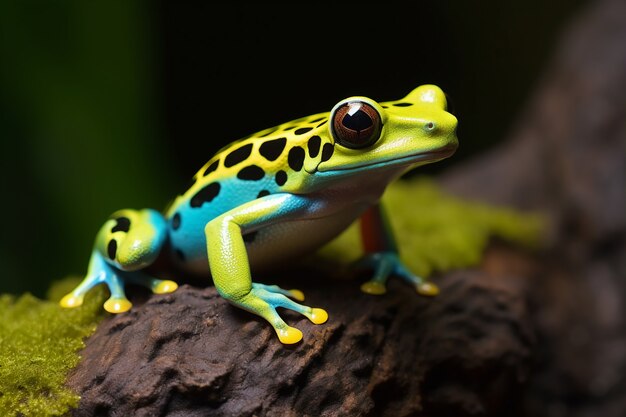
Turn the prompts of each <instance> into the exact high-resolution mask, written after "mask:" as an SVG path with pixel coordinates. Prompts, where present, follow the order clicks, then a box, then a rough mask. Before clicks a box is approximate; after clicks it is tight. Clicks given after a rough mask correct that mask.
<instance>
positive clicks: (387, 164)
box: [318, 143, 459, 174]
mask: <svg viewBox="0 0 626 417" xmlns="http://www.w3.org/2000/svg"><path fill="white" fill-rule="evenodd" d="M458 146H459V145H458V143H450V144H448V145H446V146H444V147H442V148H439V149H435V150H432V151H428V152H419V153H414V154H409V155H405V156H400V157H398V158H391V159H386V160H380V161H371V162H368V163H365V164H362V165H355V166H348V167H344V168H332V169H329V170H324V169H323V167H321V166H320V167H318V172H319V173H322V174H326V173H328V174H331V173H348V172H350V173H352V172H359V171H369V170H372V169H379V168H399V167H403V166H411V165H416V166H418V165H425V164H429V163H431V162H437V161H441V160H442V159H446V158H449V157H450V156H452V155H453V154H454V152H456V150H457V148H458ZM320 168H321V169H320Z"/></svg>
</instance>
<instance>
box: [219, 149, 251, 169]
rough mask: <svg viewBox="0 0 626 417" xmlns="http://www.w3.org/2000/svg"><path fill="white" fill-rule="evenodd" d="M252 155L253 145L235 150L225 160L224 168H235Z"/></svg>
mask: <svg viewBox="0 0 626 417" xmlns="http://www.w3.org/2000/svg"><path fill="white" fill-rule="evenodd" d="M251 153H252V144H251V143H248V144H247V145H243V146H242V147H240V148H237V149H235V150H234V151H232V152H231V153H229V154H228V155H226V158H224V166H225V167H226V168H230V167H233V166H235V165H237V164H238V163H240V162H243V161H245V160H246V159H248V157H249V156H250V154H251Z"/></svg>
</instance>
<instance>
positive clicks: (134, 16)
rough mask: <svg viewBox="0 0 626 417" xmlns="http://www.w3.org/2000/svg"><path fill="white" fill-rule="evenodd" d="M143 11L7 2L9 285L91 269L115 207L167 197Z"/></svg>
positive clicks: (115, 5) (3, 71)
mask: <svg viewBox="0 0 626 417" xmlns="http://www.w3.org/2000/svg"><path fill="white" fill-rule="evenodd" d="M144 9H145V6H142V5H140V4H139V3H136V2H95V3H94V2H81V1H72V2H56V1H53V2H35V3H33V2H29V1H25V2H1V3H0V56H2V57H3V61H4V62H3V64H2V65H1V66H0V88H1V90H0V91H1V92H2V95H3V96H4V100H2V101H0V103H2V104H0V106H1V107H0V126H1V130H0V133H1V135H2V140H3V142H4V143H5V147H4V148H5V153H4V154H3V155H2V159H1V162H2V164H1V165H0V169H1V179H0V181H2V183H1V185H2V191H3V195H4V197H3V199H2V204H1V205H0V214H1V217H2V219H3V220H4V221H3V226H2V239H1V240H0V245H1V246H0V268H1V269H2V271H3V277H11V278H3V279H2V281H1V283H0V292H7V291H9V292H14V293H20V292H23V291H26V290H29V291H35V292H36V293H38V294H40V295H41V294H42V292H43V289H44V288H46V287H47V285H48V284H49V282H50V281H51V280H52V279H54V278H58V277H61V276H65V275H66V274H68V273H79V272H81V271H82V269H84V268H86V266H87V265H86V263H87V260H88V258H89V254H90V252H91V247H90V246H91V243H92V240H93V238H94V236H95V232H96V231H97V230H98V228H99V226H100V223H101V222H103V221H104V219H106V217H107V216H108V215H109V214H110V213H111V212H113V211H114V210H116V209H119V208H121V207H143V206H145V205H154V206H155V207H159V206H160V205H162V204H163V203H164V202H165V192H164V191H162V190H167V189H168V188H170V187H167V179H165V180H163V181H164V182H165V184H164V183H163V181H161V182H160V183H156V182H155V181H152V179H151V178H153V177H155V176H157V175H156V174H157V173H158V171H159V169H161V168H162V167H163V166H165V165H166V164H165V163H164V162H163V161H164V156H163V155H162V154H161V153H160V152H158V149H159V147H158V146H155V142H158V138H156V140H155V123H154V120H153V119H154V114H153V113H152V112H153V107H152V105H151V96H152V93H153V86H152V82H153V81H152V77H151V71H150V68H149V67H150V66H151V57H150V56H148V54H149V53H150V51H151V48H150V45H149V44H150V42H151V39H150V38H149V34H150V31H149V30H147V28H146V25H147V24H148V21H147V16H146V14H145V10H144ZM9 60H10V61H9ZM7 145H8V146H7ZM7 151H10V152H7ZM138 156H139V157H138ZM70 265H71V266H72V267H73V268H74V270H69V268H68V266H70ZM26 277H28V278H26Z"/></svg>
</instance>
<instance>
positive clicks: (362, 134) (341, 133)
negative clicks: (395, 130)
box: [331, 101, 382, 149]
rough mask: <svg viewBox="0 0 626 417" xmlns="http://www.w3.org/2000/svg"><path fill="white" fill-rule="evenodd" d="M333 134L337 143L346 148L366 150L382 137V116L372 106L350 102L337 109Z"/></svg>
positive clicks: (333, 117)
mask: <svg viewBox="0 0 626 417" xmlns="http://www.w3.org/2000/svg"><path fill="white" fill-rule="evenodd" d="M332 121H333V122H332V125H331V126H332V132H333V136H334V137H335V140H336V141H337V143H339V144H340V145H342V146H345V147H346V148H351V149H358V148H365V147H367V146H370V145H372V144H374V142H376V141H377V140H378V138H379V137H380V131H381V128H382V122H381V120H380V114H378V111H376V109H375V108H374V107H372V105H371V104H368V103H365V102H363V101H350V102H347V103H344V104H342V105H340V106H339V107H337V108H336V109H335V113H334V114H333V116H332Z"/></svg>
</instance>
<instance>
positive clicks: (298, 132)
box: [293, 127, 313, 135]
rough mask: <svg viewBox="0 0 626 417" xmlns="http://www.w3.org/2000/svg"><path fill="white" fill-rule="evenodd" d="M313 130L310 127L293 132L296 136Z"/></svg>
mask: <svg viewBox="0 0 626 417" xmlns="http://www.w3.org/2000/svg"><path fill="white" fill-rule="evenodd" d="M311 129H313V128H312V127H301V128H300V129H297V130H296V131H295V132H293V133H295V134H296V135H304V134H305V133H306V132H308V131H309V130H311Z"/></svg>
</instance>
